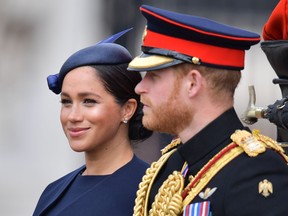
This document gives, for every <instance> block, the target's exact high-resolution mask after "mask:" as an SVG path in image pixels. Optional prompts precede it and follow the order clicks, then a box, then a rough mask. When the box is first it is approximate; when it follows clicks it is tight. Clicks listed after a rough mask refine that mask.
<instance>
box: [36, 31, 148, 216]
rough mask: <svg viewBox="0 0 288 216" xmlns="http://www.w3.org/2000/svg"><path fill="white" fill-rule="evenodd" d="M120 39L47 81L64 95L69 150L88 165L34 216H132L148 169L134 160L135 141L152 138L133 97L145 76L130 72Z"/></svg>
mask: <svg viewBox="0 0 288 216" xmlns="http://www.w3.org/2000/svg"><path fill="white" fill-rule="evenodd" d="M124 33H125V32H123V34H124ZM121 35H122V33H121V34H120V36H121ZM118 37H119V35H118V36H117V37H116V38H115V37H114V38H112V39H111V38H110V39H108V40H105V42H102V43H100V44H96V45H94V46H91V47H87V48H85V49H82V50H80V51H78V52H76V53H74V54H73V55H72V56H70V57H69V58H68V60H67V61H66V62H65V63H64V65H63V66H62V68H61V70H60V72H59V74H56V75H51V76H49V77H48V85H49V88H50V89H51V90H52V91H53V92H54V93H56V94H59V93H61V94H60V96H61V103H62V108H61V114H60V120H61V124H62V127H63V130H64V132H65V135H66V137H67V139H68V141H69V144H70V147H71V148H72V149H73V150H74V151H76V152H84V154H85V162H86V163H85V165H84V166H82V167H80V168H79V169H77V170H75V171H73V172H71V173H69V174H68V175H66V176H64V177H62V178H60V179H58V180H57V181H55V182H53V183H51V184H49V185H48V187H47V188H46V189H45V190H44V192H43V194H42V195H41V197H40V200H39V201H38V204H37V206H36V209H35V211H34V214H33V215H35V216H36V215H37V216H38V215H69V216H72V215H85V216H89V215H118V216H121V215H123V216H124V215H125V216H128V215H132V214H133V206H134V200H135V198H136V191H137V188H138V184H139V182H140V181H141V178H142V176H143V175H144V173H145V170H146V168H147V167H148V164H146V163H145V162H144V161H142V160H140V159H139V158H137V157H136V156H135V155H134V153H133V149H132V145H131V141H138V140H143V139H145V138H148V137H149V136H150V135H151V134H152V132H151V131H148V130H146V129H145V128H144V127H143V126H142V123H141V120H142V109H141V107H140V101H139V96H138V95H136V93H135V92H134V88H135V86H136V85H137V83H138V82H139V81H140V80H141V75H140V74H139V73H131V72H127V70H126V68H127V65H128V63H129V62H130V61H131V59H132V57H131V55H130V53H129V52H128V51H127V50H126V49H125V48H124V47H122V46H120V45H118V44H114V43H111V41H114V40H116V39H117V38H118Z"/></svg>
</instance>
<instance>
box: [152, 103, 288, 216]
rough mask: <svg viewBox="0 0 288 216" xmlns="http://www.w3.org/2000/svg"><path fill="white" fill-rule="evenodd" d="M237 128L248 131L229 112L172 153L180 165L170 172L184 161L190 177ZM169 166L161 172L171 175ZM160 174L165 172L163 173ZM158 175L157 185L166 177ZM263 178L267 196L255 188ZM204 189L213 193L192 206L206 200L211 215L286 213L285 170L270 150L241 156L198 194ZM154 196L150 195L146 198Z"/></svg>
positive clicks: (287, 186) (279, 215) (287, 185)
mask: <svg viewBox="0 0 288 216" xmlns="http://www.w3.org/2000/svg"><path fill="white" fill-rule="evenodd" d="M237 129H246V130H247V129H248V128H245V127H244V126H243V125H242V123H241V122H240V120H239V118H238V116H237V115H236V112H235V110H234V109H230V110H228V111H226V112H225V113H224V114H222V115H221V116H219V117H218V118H217V119H216V120H214V121H213V122H211V123H210V124H209V125H208V126H207V127H205V128H204V129H203V130H202V131H200V132H199V133H198V134H197V135H196V136H194V137H193V138H191V139H190V140H189V141H188V142H187V143H185V144H183V145H181V146H180V147H179V148H178V150H177V151H176V153H175V154H178V155H179V156H176V158H180V159H179V161H176V162H175V163H176V164H178V163H180V164H178V165H177V166H172V167H173V169H174V168H175V169H177V170H179V171H180V169H181V168H182V166H181V163H183V161H187V162H188V165H189V171H188V175H193V176H194V175H195V174H196V173H197V172H198V171H199V170H200V169H201V168H202V167H203V166H204V165H205V164H206V163H207V162H208V161H209V160H210V159H211V158H212V157H213V156H214V155H215V154H217V153H218V152H219V151H220V150H221V149H223V148H224V147H226V146H227V145H228V144H229V143H231V142H232V140H230V135H231V134H232V133H233V132H234V131H235V130H237ZM182 165H183V164H182ZM169 166H170V165H169V164H168V163H167V165H166V166H165V167H164V169H167V170H169V171H168V172H172V171H170V170H171V167H169ZM173 169H172V170H173ZM161 173H165V170H162V171H161ZM161 173H160V176H159V177H158V181H159V182H163V181H164V180H166V175H167V174H166V175H165V176H164V175H163V176H162V175H161ZM265 179H267V180H268V181H269V182H271V183H272V185H273V193H271V194H270V195H269V196H267V197H264V196H263V195H262V194H261V193H260V192H259V188H258V187H259V183H260V182H261V181H263V180H265ZM159 182H157V183H156V184H155V187H156V185H157V187H158V185H159ZM207 188H210V189H213V188H214V189H216V190H215V192H214V193H213V194H212V195H211V196H209V197H207V198H206V199H203V198H201V197H200V196H196V197H195V199H194V200H193V201H192V203H196V202H203V201H210V202H211V209H212V215H213V216H256V215H257V216H258V215H259V216H260V215H261V216H283V215H287V212H288V205H287V197H288V167H287V164H286V161H285V160H284V159H283V158H282V157H281V156H280V155H279V154H278V153H275V152H274V151H273V150H271V149H267V150H266V152H264V153H262V154H260V155H258V156H257V157H249V156H248V155H247V154H246V153H242V154H241V155H240V156H238V157H236V158H235V159H233V160H232V161H231V162H230V163H228V165H226V166H225V167H224V168H222V169H221V170H220V171H219V172H218V173H217V174H216V176H214V177H213V178H212V180H211V181H210V182H209V183H208V184H207V185H206V186H205V187H204V189H203V190H202V192H203V191H204V190H205V189H207ZM153 190H156V188H154V189H153ZM154 196H155V195H154V194H153V195H151V196H150V199H153V197H154ZM150 202H151V201H150Z"/></svg>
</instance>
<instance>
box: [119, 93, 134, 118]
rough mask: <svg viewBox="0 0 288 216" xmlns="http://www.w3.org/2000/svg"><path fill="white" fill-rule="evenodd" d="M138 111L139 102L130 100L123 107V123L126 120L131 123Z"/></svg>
mask: <svg viewBox="0 0 288 216" xmlns="http://www.w3.org/2000/svg"><path fill="white" fill-rule="evenodd" d="M136 109H137V101H136V100H135V99H134V98H130V99H129V100H128V101H126V103H125V104H124V106H123V107H122V110H123V112H122V113H123V114H122V115H123V116H122V121H124V120H126V121H129V120H130V119H131V118H132V116H133V114H134V113H135V111H136Z"/></svg>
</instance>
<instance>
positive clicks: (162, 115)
mask: <svg viewBox="0 0 288 216" xmlns="http://www.w3.org/2000/svg"><path fill="white" fill-rule="evenodd" d="M178 96H179V88H177V87H176V86H175V88H174V90H173V92H172V93H171V96H170V98H169V100H167V101H166V102H165V103H162V104H160V105H159V106H157V107H155V106H153V104H151V105H152V107H153V110H152V109H150V113H149V114H147V115H145V114H144V117H143V125H144V126H145V127H146V128H148V129H150V130H153V131H158V132H163V133H169V134H173V135H178V134H179V132H181V131H183V129H185V128H186V127H187V125H188V124H189V122H190V121H191V119H192V115H191V111H190V110H189V107H188V106H187V104H186V103H185V102H184V101H183V99H180V100H179V99H178Z"/></svg>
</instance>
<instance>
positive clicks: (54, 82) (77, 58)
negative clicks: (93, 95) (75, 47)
mask: <svg viewBox="0 0 288 216" xmlns="http://www.w3.org/2000/svg"><path fill="white" fill-rule="evenodd" d="M131 29H132V28H129V29H126V30H124V31H121V32H118V33H117V34H114V35H112V36H110V37H108V38H106V39H105V40H102V41H100V42H99V43H97V44H95V45H92V46H89V47H86V48H84V49H81V50H79V51H77V52H75V53H74V54H72V55H71V56H70V57H69V58H68V59H67V60H66V61H65V62H64V64H63V65H62V67H61V69H60V71H59V73H57V74H53V75H49V76H48V77H47V83H48V87H49V89H50V90H51V91H52V92H54V93H55V94H60V92H61V89H62V83H63V80H64V77H65V76H66V74H67V73H68V72H69V71H71V70H73V69H74V68H77V67H81V66H87V65H116V64H124V63H129V62H130V61H131V60H132V56H131V54H130V53H129V51H128V50H127V49H126V48H125V47H123V46H121V45H119V44H115V43H114V41H116V40H117V39H118V38H119V37H121V36H122V35H124V34H125V33H127V32H128V31H130V30H131Z"/></svg>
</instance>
